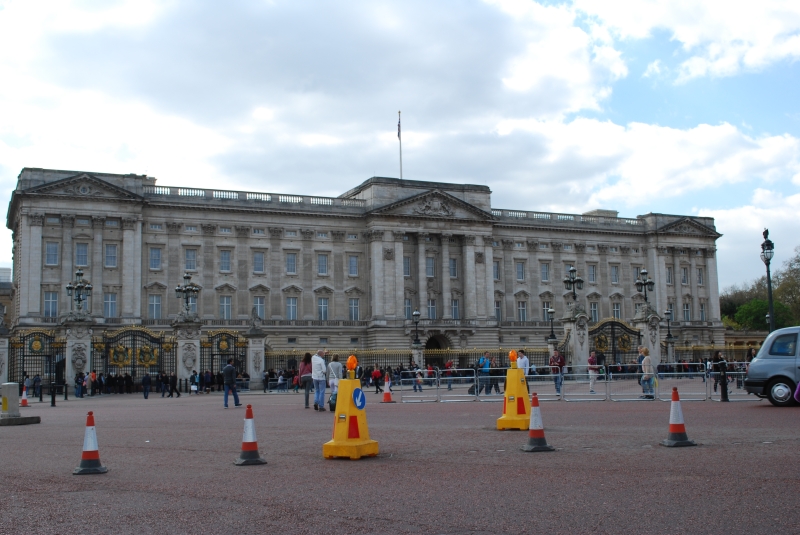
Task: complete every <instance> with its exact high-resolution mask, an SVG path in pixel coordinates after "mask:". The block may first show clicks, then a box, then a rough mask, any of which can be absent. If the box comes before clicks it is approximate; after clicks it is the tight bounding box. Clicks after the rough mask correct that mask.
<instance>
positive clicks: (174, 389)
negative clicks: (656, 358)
mask: <svg viewBox="0 0 800 535" xmlns="http://www.w3.org/2000/svg"><path fill="white" fill-rule="evenodd" d="M126 379H127V377H126ZM174 394H178V397H181V391H180V390H178V376H177V375H175V372H172V374H171V375H170V376H169V396H167V397H169V398H171V397H173V395H174Z"/></svg>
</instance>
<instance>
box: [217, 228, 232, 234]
mask: <svg viewBox="0 0 800 535" xmlns="http://www.w3.org/2000/svg"><path fill="white" fill-rule="evenodd" d="M219 232H220V234H230V233H231V227H219Z"/></svg>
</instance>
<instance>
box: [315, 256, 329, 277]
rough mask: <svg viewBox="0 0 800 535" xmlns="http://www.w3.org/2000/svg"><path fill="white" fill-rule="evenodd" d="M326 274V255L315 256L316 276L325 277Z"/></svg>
mask: <svg viewBox="0 0 800 535" xmlns="http://www.w3.org/2000/svg"><path fill="white" fill-rule="evenodd" d="M327 274H328V255H326V254H318V255H317V275H327Z"/></svg>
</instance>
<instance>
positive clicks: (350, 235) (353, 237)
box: [347, 234, 406, 240]
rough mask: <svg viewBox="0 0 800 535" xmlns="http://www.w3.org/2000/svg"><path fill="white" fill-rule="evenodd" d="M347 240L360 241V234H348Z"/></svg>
mask: <svg viewBox="0 0 800 535" xmlns="http://www.w3.org/2000/svg"><path fill="white" fill-rule="evenodd" d="M347 239H348V240H357V239H358V234H348V235H347ZM403 239H406V237H405V236H403Z"/></svg>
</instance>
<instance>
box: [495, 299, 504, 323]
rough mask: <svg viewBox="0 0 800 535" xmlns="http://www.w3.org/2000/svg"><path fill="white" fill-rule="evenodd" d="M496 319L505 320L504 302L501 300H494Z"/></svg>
mask: <svg viewBox="0 0 800 535" xmlns="http://www.w3.org/2000/svg"><path fill="white" fill-rule="evenodd" d="M494 319H496V320H497V321H502V320H503V307H502V302H500V301H495V302H494Z"/></svg>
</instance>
